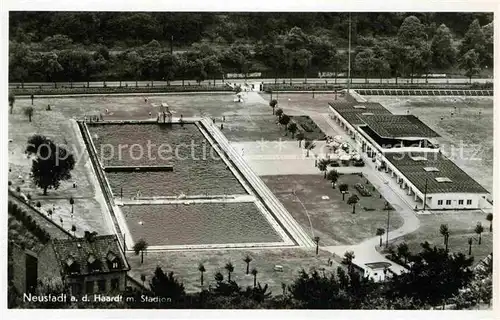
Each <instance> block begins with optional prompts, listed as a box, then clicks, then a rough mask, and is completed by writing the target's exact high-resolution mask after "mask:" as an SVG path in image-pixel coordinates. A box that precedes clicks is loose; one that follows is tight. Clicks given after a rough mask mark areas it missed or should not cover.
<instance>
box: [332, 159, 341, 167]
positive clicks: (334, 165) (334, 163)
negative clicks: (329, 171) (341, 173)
mask: <svg viewBox="0 0 500 320" xmlns="http://www.w3.org/2000/svg"><path fill="white" fill-rule="evenodd" d="M330 165H331V166H332V167H340V163H339V162H338V161H335V160H334V161H332V163H330Z"/></svg>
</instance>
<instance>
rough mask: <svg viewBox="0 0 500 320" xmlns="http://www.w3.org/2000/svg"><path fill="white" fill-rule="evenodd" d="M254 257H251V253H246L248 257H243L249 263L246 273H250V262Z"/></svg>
mask: <svg viewBox="0 0 500 320" xmlns="http://www.w3.org/2000/svg"><path fill="white" fill-rule="evenodd" d="M252 260H253V259H252V257H250V256H249V255H246V257H245V258H244V259H243V261H244V262H245V263H246V264H247V272H246V274H248V273H249V272H250V271H249V268H250V262H252Z"/></svg>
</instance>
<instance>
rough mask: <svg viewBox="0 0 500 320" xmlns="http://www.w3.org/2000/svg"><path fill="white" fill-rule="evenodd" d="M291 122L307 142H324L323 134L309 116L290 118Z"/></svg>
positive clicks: (324, 136)
mask: <svg viewBox="0 0 500 320" xmlns="http://www.w3.org/2000/svg"><path fill="white" fill-rule="evenodd" d="M290 118H291V121H293V122H295V123H296V124H297V127H299V130H300V131H302V132H303V133H304V137H305V139H307V140H326V135H325V133H324V132H323V131H322V130H321V128H320V127H318V125H317V124H316V122H314V120H313V119H311V118H310V117H309V116H290Z"/></svg>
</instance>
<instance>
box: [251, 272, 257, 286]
mask: <svg viewBox="0 0 500 320" xmlns="http://www.w3.org/2000/svg"><path fill="white" fill-rule="evenodd" d="M251 273H252V276H253V286H254V287H255V286H256V285H257V274H258V273H259V271H258V270H257V268H253V269H252V271H251Z"/></svg>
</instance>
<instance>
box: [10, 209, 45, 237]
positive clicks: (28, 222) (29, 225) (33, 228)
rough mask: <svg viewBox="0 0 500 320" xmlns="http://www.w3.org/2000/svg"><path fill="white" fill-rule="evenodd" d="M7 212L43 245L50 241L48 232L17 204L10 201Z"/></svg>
mask: <svg viewBox="0 0 500 320" xmlns="http://www.w3.org/2000/svg"><path fill="white" fill-rule="evenodd" d="M7 211H8V212H9V214H11V215H12V216H13V217H14V218H16V220H18V221H20V222H21V223H22V224H23V225H24V226H25V227H26V229H27V230H28V231H29V232H30V233H31V234H33V235H34V236H35V237H36V238H37V239H38V240H39V241H40V242H41V243H42V244H45V243H47V242H48V241H49V240H50V235H49V234H48V233H47V231H45V229H44V228H42V227H40V226H39V225H38V223H37V222H36V221H35V220H33V217H31V216H30V215H29V214H27V213H26V211H24V210H23V209H21V208H20V207H19V206H18V205H17V204H15V203H13V202H11V201H9V203H8V206H7Z"/></svg>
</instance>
